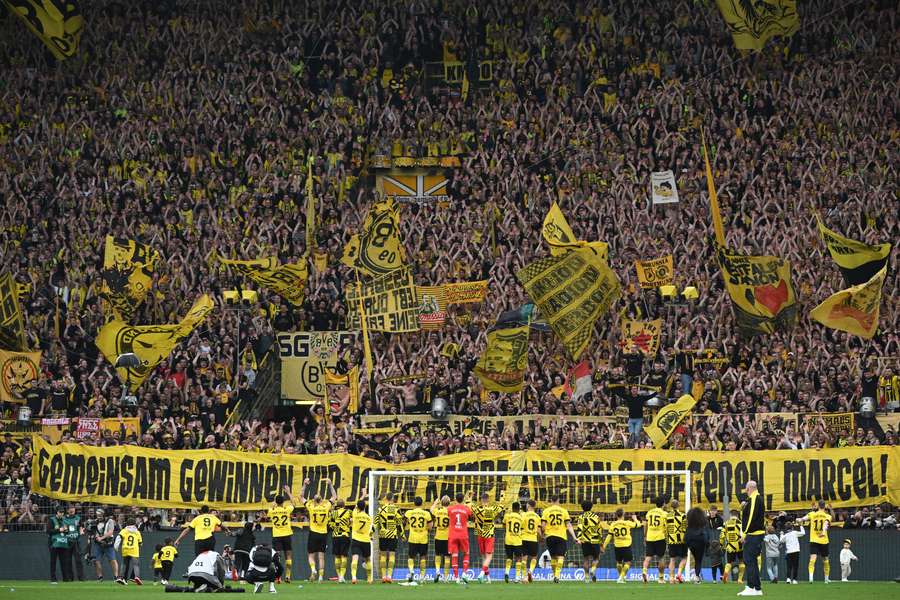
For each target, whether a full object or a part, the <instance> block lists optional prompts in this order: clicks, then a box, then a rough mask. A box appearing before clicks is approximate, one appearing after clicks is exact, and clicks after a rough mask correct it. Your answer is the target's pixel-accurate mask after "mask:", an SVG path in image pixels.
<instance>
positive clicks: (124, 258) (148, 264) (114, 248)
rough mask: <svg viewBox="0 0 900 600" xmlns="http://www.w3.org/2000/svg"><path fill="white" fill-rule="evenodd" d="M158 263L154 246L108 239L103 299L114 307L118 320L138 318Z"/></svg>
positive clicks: (109, 237)
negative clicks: (137, 311)
mask: <svg viewBox="0 0 900 600" xmlns="http://www.w3.org/2000/svg"><path fill="white" fill-rule="evenodd" d="M158 260H159V253H158V252H157V251H156V250H154V249H153V248H151V247H150V246H147V245H145V244H141V243H140V242H136V241H134V240H128V239H123V238H114V237H113V236H111V235H108V236H106V247H105V249H104V251H103V270H102V271H101V272H100V277H102V278H103V283H102V287H101V289H100V295H101V296H103V297H104V298H106V300H107V301H109V303H110V304H112V307H113V312H114V313H115V314H116V318H118V319H120V320H122V321H130V320H131V317H132V316H134V311H135V310H137V308H138V307H139V306H140V305H141V303H142V302H143V301H144V298H146V297H147V294H148V293H149V292H150V285H151V284H152V283H153V270H154V268H155V267H156V261H158Z"/></svg>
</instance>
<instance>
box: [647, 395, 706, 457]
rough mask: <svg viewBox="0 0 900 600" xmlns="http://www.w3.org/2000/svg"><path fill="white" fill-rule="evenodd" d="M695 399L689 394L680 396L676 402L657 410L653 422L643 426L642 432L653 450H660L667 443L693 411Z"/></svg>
mask: <svg viewBox="0 0 900 600" xmlns="http://www.w3.org/2000/svg"><path fill="white" fill-rule="evenodd" d="M695 404H697V399H696V398H694V397H693V396H691V395H690V394H685V395H683V396H681V397H680V398H679V399H678V401H677V402H674V403H672V404H667V405H665V406H663V407H662V408H661V409H659V412H658V413H656V416H655V417H653V422H652V423H650V424H649V425H645V426H644V431H646V432H647V436H648V437H649V438H650V441H652V442H653V447H654V448H662V447H663V446H665V445H666V442H668V441H669V437H670V436H671V435H672V433H673V432H674V431H675V428H676V427H678V426H679V425H680V424H681V422H682V421H684V419H685V418H686V417H687V416H688V415H689V414H691V411H692V410H694V405H695Z"/></svg>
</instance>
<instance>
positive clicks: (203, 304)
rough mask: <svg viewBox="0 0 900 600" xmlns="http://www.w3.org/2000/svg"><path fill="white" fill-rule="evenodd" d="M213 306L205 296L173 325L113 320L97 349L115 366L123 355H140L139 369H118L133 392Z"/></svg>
mask: <svg viewBox="0 0 900 600" xmlns="http://www.w3.org/2000/svg"><path fill="white" fill-rule="evenodd" d="M214 306H215V305H214V304H213V301H212V299H211V298H210V297H209V296H208V295H206V294H204V295H203V296H201V297H200V298H199V299H198V300H197V301H196V302H194V305H193V306H192V307H191V309H190V310H189V311H188V313H187V314H186V315H185V316H184V318H183V319H181V321H179V322H178V323H174V324H172V325H129V324H127V323H123V322H122V321H119V320H114V321H110V322H109V323H107V324H106V325H104V326H103V327H102V328H101V329H100V331H99V333H98V334H97V340H96V344H97V348H99V349H100V352H102V353H103V356H105V357H106V360H108V361H109V362H110V363H111V364H113V365H115V364H116V360H117V359H118V357H119V356H121V355H122V354H126V353H129V352H133V353H134V354H135V355H137V357H138V359H140V362H141V364H140V366H138V367H135V368H120V369H117V371H118V372H119V379H120V380H121V381H122V383H126V382H130V385H131V390H132V391H134V390H136V389H137V388H138V387H140V385H141V383H143V382H144V380H145V379H147V377H148V376H149V375H150V373H151V372H153V369H155V368H156V365H158V364H159V363H160V362H162V361H163V360H165V359H166V358H167V357H168V356H169V354H171V353H172V350H174V349H175V346H177V345H178V343H179V342H180V341H181V340H182V339H184V338H185V337H187V336H188V335H190V334H191V332H192V331H193V330H194V328H195V327H196V326H197V325H198V324H200V323H201V322H202V321H203V319H205V318H206V316H207V315H208V314H209V313H210V312H211V311H212V309H213V307H214Z"/></svg>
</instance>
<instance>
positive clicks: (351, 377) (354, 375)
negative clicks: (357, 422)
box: [325, 365, 359, 415]
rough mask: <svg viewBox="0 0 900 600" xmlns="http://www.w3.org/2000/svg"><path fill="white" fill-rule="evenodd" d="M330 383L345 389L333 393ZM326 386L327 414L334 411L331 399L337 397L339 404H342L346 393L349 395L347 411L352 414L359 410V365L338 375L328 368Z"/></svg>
mask: <svg viewBox="0 0 900 600" xmlns="http://www.w3.org/2000/svg"><path fill="white" fill-rule="evenodd" d="M329 385H333V386H344V387H345V389H342V390H337V392H336V393H333V392H330V391H328V386H329ZM325 386H326V392H325V414H331V413H332V412H333V410H332V406H331V400H330V399H331V398H336V399H337V404H338V406H340V404H341V403H342V402H343V399H344V394H346V395H347V396H348V399H347V412H348V413H349V414H351V415H355V414H356V413H357V412H359V365H357V366H355V367H353V368H352V369H350V371H349V372H347V373H345V374H343V375H338V374H337V373H335V372H334V371H332V370H330V369H327V370H326V371H325Z"/></svg>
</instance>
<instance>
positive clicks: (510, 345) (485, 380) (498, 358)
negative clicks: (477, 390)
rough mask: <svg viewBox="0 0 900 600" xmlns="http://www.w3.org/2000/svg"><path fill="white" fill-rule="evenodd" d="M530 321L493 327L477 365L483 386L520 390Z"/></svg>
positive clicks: (523, 376)
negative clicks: (524, 323) (510, 325)
mask: <svg viewBox="0 0 900 600" xmlns="http://www.w3.org/2000/svg"><path fill="white" fill-rule="evenodd" d="M529 330H530V328H529V327H528V325H522V326H519V327H510V328H505V329H494V330H492V331H489V332H488V334H487V344H486V345H485V348H484V352H483V353H482V355H481V357H480V358H479V359H478V364H476V365H475V375H477V376H478V379H479V380H480V381H481V385H482V386H483V387H484V389H486V390H489V391H492V392H507V393H509V392H518V391H519V390H521V389H522V386H523V385H524V382H525V370H526V369H527V367H528V332H529Z"/></svg>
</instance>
